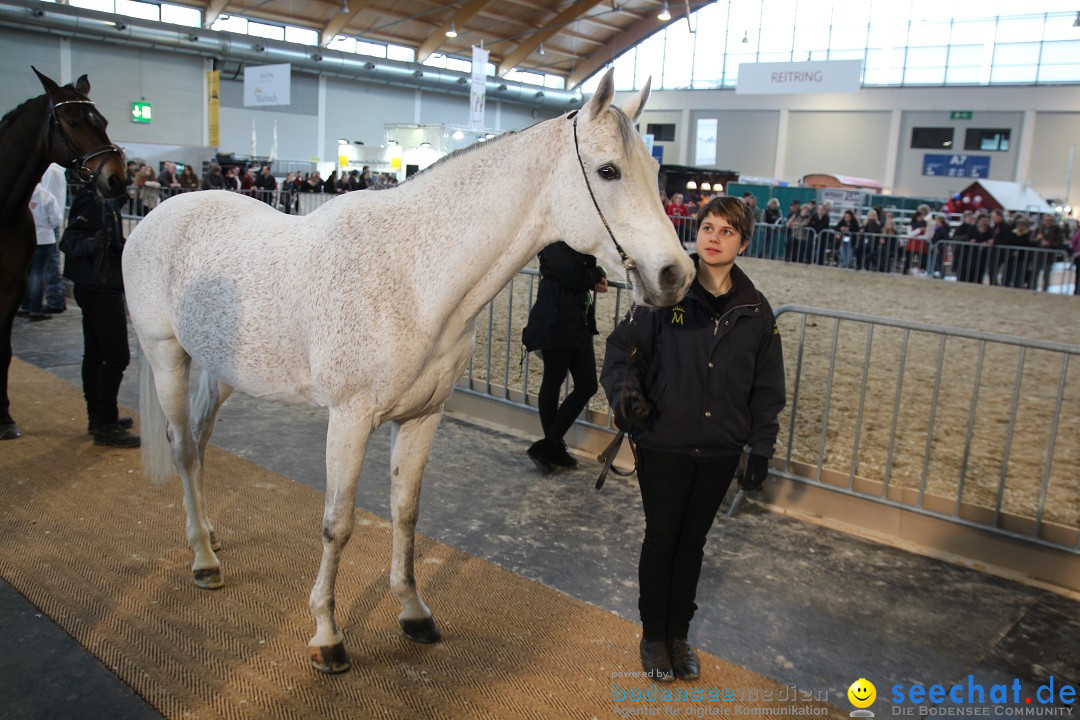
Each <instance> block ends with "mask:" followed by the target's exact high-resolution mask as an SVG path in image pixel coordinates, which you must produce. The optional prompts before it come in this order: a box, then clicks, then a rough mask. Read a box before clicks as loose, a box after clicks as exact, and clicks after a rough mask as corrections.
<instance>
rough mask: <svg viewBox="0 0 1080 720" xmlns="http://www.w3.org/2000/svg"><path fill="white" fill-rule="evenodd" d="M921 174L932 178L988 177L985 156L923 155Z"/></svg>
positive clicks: (988, 169)
mask: <svg viewBox="0 0 1080 720" xmlns="http://www.w3.org/2000/svg"><path fill="white" fill-rule="evenodd" d="M922 174H923V175H931V176H934V177H970V178H984V177H987V176H988V175H990V158H989V157H987V156H985V155H982V156H980V155H931V154H929V153H928V154H926V155H923V164H922Z"/></svg>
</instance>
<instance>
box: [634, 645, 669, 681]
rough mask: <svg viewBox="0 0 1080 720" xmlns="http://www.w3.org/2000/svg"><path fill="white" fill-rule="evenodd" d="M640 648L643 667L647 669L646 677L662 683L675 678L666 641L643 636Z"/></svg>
mask: <svg viewBox="0 0 1080 720" xmlns="http://www.w3.org/2000/svg"><path fill="white" fill-rule="evenodd" d="M639 650H640V651H641V669H642V670H644V671H645V677H647V678H649V679H651V680H652V681H653V682H661V683H666V682H671V681H672V680H674V679H675V675H674V672H673V671H672V669H671V658H670V657H669V656H668V648H667V643H666V642H664V641H663V640H646V639H645V638H641V645H640V646H639Z"/></svg>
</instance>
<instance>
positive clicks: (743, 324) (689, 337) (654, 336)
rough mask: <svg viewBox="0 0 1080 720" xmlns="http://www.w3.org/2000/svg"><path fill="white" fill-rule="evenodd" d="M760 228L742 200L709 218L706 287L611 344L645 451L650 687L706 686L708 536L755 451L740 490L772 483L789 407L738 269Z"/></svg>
mask: <svg viewBox="0 0 1080 720" xmlns="http://www.w3.org/2000/svg"><path fill="white" fill-rule="evenodd" d="M753 231H754V219H753V216H752V215H751V213H750V209H749V208H748V207H747V206H746V205H745V204H744V203H743V202H742V201H741V200H739V199H738V198H732V197H719V198H715V199H713V200H712V201H710V202H709V203H708V204H707V205H705V206H704V207H703V208H702V209H701V210H700V211H699V212H698V235H697V253H695V254H693V255H692V256H691V257H692V259H693V260H694V262H695V264H696V266H697V277H696V278H695V280H694V283H693V284H692V285H691V286H690V290H689V291H688V292H687V294H686V297H685V298H684V299H683V301H682V302H681V303H679V304H677V305H675V306H673V307H670V308H663V309H659V310H655V311H649V310H644V309H638V310H637V311H636V312H635V313H634V315H633V317H632V318H628V319H626V320H623V322H622V323H620V324H619V326H618V327H616V329H615V331H614V332H613V333H612V334H611V336H610V337H609V338H608V341H607V354H606V356H605V358H604V367H603V371H602V373H601V376H600V382H601V384H602V385H603V387H604V390H605V392H606V393H607V396H608V401H609V402H610V404H611V407H612V409H613V411H614V414H615V422H616V424H618V426H619V427H620V428H622V429H624V430H626V431H627V432H628V433H629V434H630V436H631V438H632V439H633V440H635V441H636V442H637V456H638V467H637V476H638V483H639V485H640V488H641V501H642V505H643V507H644V510H645V541H644V542H643V543H642V546H641V559H640V562H639V565H638V581H639V583H640V597H639V600H638V609H639V611H640V613H641V623H642V639H641V645H640V652H641V663H642V667H643V668H644V670H645V671H646V672H647V673H649V675H650V677H652V678H653V679H655V680H659V681H668V680H671V679H673V675H677V676H678V677H679V678H681V679H683V680H695V679H697V678H698V677H699V674H700V669H699V664H698V659H697V656H696V654H695V653H694V650H693V648H692V647H691V646H690V644H689V643H688V641H687V636H688V634H689V629H690V620H691V618H692V617H693V615H694V611H695V610H696V609H697V605H695V603H694V599H695V595H696V593H697V583H698V576H699V575H700V573H701V562H702V558H703V556H704V552H703V550H704V547H705V539H706V535H707V534H708V532H709V528H710V527H711V526H712V522H713V518H714V517H715V516H716V513H717V511H718V510H719V508H720V501H721V500H722V499H723V497H724V495H725V493H726V492H727V489H728V486H729V485H730V483H731V479H732V477H733V476H734V474H735V470H736V468H737V467H738V465H739V458H740V456H741V454H742V452H743V448H744V447H749V450H750V456H749V459H748V461H747V465H746V473H745V475H744V477H743V479H742V480H741V485H742V487H743V488H744V489H746V490H754V489H757V488H759V487H760V486H761V484H762V483H763V482H764V480H765V477H766V475H767V474H768V468H769V458H770V457H771V456H772V454H773V445H774V444H775V442H776V436H777V432H778V430H779V423H778V421H777V415H778V414H779V413H780V410H781V409H783V407H784V402H785V390H784V361H783V354H782V351H781V343H780V335H779V331H778V329H777V327H776V322H775V320H774V318H773V313H772V308H771V307H770V306H769V303H768V301H767V300H766V299H765V296H764V295H762V294H761V292H759V291H758V290H757V288H755V287H754V284H753V283H752V282H751V281H750V278H749V277H747V276H746V274H745V273H743V271H742V270H740V269H739V268H738V267H737V266H736V265H735V259H736V258H737V257H738V256H739V255H740V254H742V253H743V251H745V250H746V247H747V245H748V244H749V240H750V238H751V237H753Z"/></svg>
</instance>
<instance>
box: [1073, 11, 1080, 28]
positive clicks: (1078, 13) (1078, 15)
mask: <svg viewBox="0 0 1080 720" xmlns="http://www.w3.org/2000/svg"><path fill="white" fill-rule="evenodd" d="M1073 27H1080V10H1077V11H1076V19H1075V20H1073Z"/></svg>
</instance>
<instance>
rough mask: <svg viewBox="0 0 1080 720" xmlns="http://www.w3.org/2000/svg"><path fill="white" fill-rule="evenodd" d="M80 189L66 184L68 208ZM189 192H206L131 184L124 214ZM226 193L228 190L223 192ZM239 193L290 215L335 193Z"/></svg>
mask: <svg viewBox="0 0 1080 720" xmlns="http://www.w3.org/2000/svg"><path fill="white" fill-rule="evenodd" d="M81 189H82V185H80V184H76V185H68V189H67V207H71V200H72V198H74V197H75V195H76V193H78V192H79V190H81ZM189 192H209V191H205V190H201V189H198V188H160V189H159V188H153V187H150V188H147V187H137V186H135V185H132V186H130V187H129V188H128V203H127V207H126V208H125V209H124V213H125V214H127V215H130V216H132V217H142V216H144V215H146V214H147V213H148V212H150V211H151V210H153V209H154V208H155V207H157V206H158V205H160V204H161V203H162V202H164V201H165V200H167V199H168V198H170V197H172V196H174V195H181V194H184V193H189ZM226 192H230V191H226ZM239 192H240V194H243V195H250V196H251V197H253V198H255V199H256V200H259V201H261V202H264V203H266V204H267V205H270V206H271V207H273V208H275V209H277V210H280V211H282V212H285V213H289V214H292V215H307V214H309V213H311V212H314V211H315V210H317V209H318V208H319V207H321V206H322V205H323V204H324V203H328V202H330V201H331V200H333V199H334V198H336V197H338V194H333V193H324V192H297V191H289V190H282V189H280V187H279V189H277V190H256V189H251V190H241V191H239Z"/></svg>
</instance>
